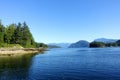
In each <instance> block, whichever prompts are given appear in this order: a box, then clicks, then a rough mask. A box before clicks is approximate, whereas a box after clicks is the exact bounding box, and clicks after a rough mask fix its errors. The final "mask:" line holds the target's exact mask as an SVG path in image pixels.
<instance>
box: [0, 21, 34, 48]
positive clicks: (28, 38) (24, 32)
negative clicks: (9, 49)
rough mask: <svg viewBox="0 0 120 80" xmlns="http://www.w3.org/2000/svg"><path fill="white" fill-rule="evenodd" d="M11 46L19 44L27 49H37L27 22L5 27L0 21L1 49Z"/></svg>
mask: <svg viewBox="0 0 120 80" xmlns="http://www.w3.org/2000/svg"><path fill="white" fill-rule="evenodd" d="M9 44H19V45H21V46H23V47H25V48H30V47H33V48H35V47H36V43H35V41H34V38H33V36H32V34H31V32H30V30H29V27H28V25H27V24H26V22H24V23H20V22H19V23H18V24H10V25H8V26H6V27H4V26H3V25H2V22H1V21H0V47H4V46H9Z"/></svg>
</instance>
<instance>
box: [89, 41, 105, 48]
mask: <svg viewBox="0 0 120 80" xmlns="http://www.w3.org/2000/svg"><path fill="white" fill-rule="evenodd" d="M90 47H105V43H103V42H91V43H90Z"/></svg>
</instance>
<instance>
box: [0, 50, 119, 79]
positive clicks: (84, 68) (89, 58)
mask: <svg viewBox="0 0 120 80" xmlns="http://www.w3.org/2000/svg"><path fill="white" fill-rule="evenodd" d="M0 80H120V48H81V49H79V48H78V49H72V48H66V49H62V48H58V49H50V50H49V51H46V52H44V53H43V54H37V55H23V56H9V57H3V56H1V57H0Z"/></svg>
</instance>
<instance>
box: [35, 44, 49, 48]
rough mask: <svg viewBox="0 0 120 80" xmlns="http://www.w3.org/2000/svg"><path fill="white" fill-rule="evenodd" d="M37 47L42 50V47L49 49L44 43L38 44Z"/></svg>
mask: <svg viewBox="0 0 120 80" xmlns="http://www.w3.org/2000/svg"><path fill="white" fill-rule="evenodd" d="M36 46H37V47H38V48H40V47H43V48H47V47H48V46H47V45H46V44H44V43H36Z"/></svg>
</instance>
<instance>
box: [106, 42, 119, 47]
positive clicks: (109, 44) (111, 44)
mask: <svg viewBox="0 0 120 80" xmlns="http://www.w3.org/2000/svg"><path fill="white" fill-rule="evenodd" d="M105 46H106V47H117V46H118V44H117V43H106V44H105Z"/></svg>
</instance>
